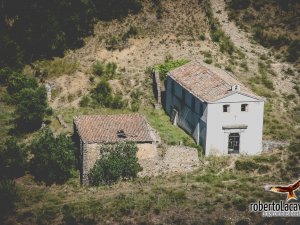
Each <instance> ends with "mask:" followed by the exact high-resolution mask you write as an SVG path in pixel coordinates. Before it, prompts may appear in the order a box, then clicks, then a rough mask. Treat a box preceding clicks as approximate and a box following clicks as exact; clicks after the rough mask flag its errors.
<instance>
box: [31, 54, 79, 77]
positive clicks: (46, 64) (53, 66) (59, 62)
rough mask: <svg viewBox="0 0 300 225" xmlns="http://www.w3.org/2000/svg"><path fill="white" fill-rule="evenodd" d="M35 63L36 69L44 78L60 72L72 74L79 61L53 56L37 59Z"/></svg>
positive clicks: (60, 73)
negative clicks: (51, 58)
mask: <svg viewBox="0 0 300 225" xmlns="http://www.w3.org/2000/svg"><path fill="white" fill-rule="evenodd" d="M35 65H36V69H38V70H39V72H40V74H41V75H42V76H43V77H44V78H45V77H52V76H57V75H62V74H73V73H75V71H76V70H77V69H78V66H79V63H78V62H77V61H75V60H69V59H65V58H54V59H53V60H41V61H38V62H36V63H35Z"/></svg>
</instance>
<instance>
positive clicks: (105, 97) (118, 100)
mask: <svg viewBox="0 0 300 225" xmlns="http://www.w3.org/2000/svg"><path fill="white" fill-rule="evenodd" d="M92 97H93V99H94V100H95V101H96V102H97V103H98V104H100V105H101V106H104V107H111V108H113V109H120V108H123V107H124V106H125V102H124V101H123V98H122V96H121V95H119V94H116V95H113V94H112V89H111V87H110V85H109V83H108V82H107V81H105V80H102V81H100V83H99V84H98V85H97V87H96V88H95V89H94V90H93V91H92Z"/></svg>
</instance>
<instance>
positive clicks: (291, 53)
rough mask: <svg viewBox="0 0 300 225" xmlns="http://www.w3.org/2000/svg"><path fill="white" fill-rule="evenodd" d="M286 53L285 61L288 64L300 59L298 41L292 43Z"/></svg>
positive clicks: (299, 44) (299, 41)
mask: <svg viewBox="0 0 300 225" xmlns="http://www.w3.org/2000/svg"><path fill="white" fill-rule="evenodd" d="M287 52H288V54H287V60H288V61H289V62H296V61H297V60H298V59H299V57H300V40H294V41H292V42H291V43H290V45H289V47H288V50H287Z"/></svg>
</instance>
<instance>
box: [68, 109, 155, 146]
mask: <svg viewBox="0 0 300 225" xmlns="http://www.w3.org/2000/svg"><path fill="white" fill-rule="evenodd" d="M74 123H75V126H76V129H77V131H78V134H79V136H80V138H81V139H82V140H83V142H85V143H117V142H122V141H133V142H138V143H141V142H153V139H152V138H151V135H150V130H149V125H148V124H147V122H146V120H145V118H144V116H143V115H141V114H121V115H84V116H78V117H76V118H75V119H74ZM124 134H125V136H126V137H124ZM122 136H123V137H122Z"/></svg>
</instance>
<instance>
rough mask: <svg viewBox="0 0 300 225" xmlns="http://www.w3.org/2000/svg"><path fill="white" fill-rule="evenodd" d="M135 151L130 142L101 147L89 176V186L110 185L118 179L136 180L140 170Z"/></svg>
mask: <svg viewBox="0 0 300 225" xmlns="http://www.w3.org/2000/svg"><path fill="white" fill-rule="evenodd" d="M137 150H138V148H137V146H136V144H134V143H131V142H127V143H125V142H124V143H121V144H116V145H105V146H102V147H101V149H100V153H101V158H100V159H99V160H97V162H96V163H95V165H94V167H93V168H92V170H91V172H90V174H89V182H90V184H91V185H100V184H111V183H113V182H116V181H117V180H119V179H133V178H136V177H137V173H138V172H139V171H141V170H142V168H141V166H140V165H139V163H138V159H137V157H136V152H137Z"/></svg>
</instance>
